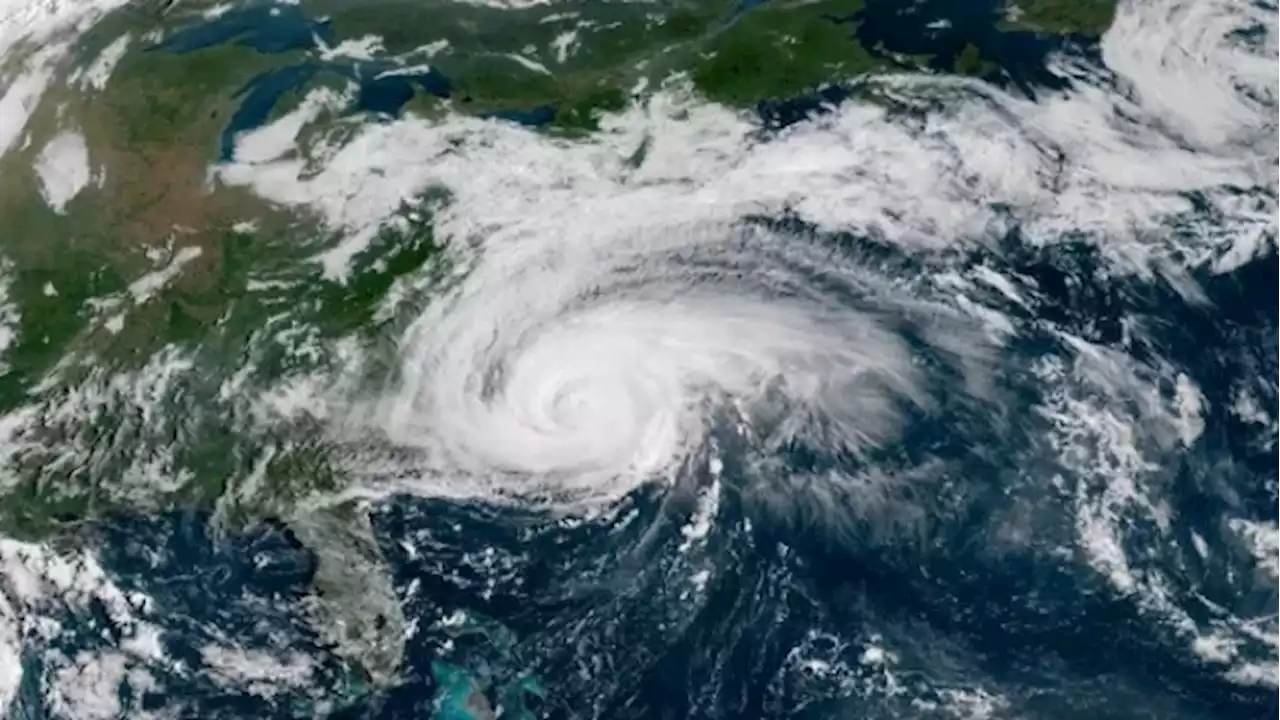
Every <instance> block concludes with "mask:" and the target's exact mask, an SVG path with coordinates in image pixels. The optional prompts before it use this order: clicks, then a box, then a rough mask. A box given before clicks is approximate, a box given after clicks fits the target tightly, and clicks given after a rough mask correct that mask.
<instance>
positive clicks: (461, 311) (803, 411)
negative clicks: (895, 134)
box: [383, 225, 976, 506]
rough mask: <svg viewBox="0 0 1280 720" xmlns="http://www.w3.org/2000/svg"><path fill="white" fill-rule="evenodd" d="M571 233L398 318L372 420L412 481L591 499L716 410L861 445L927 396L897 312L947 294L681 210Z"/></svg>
mask: <svg viewBox="0 0 1280 720" xmlns="http://www.w3.org/2000/svg"><path fill="white" fill-rule="evenodd" d="M575 240H579V241H580V242H577V243H576V244H575V245H573V246H566V245H565V244H564V243H561V242H559V238H553V239H550V240H529V241H528V244H527V245H526V246H524V247H522V248H520V249H519V250H518V251H511V252H503V253H501V254H500V255H497V254H495V255H490V256H488V257H485V258H484V259H482V260H481V261H480V262H479V263H478V265H477V267H476V268H475V269H474V270H473V271H472V272H471V274H470V275H469V276H468V277H467V279H466V281H465V282H464V283H463V285H462V287H461V288H459V289H458V290H457V292H456V294H455V295H453V296H452V297H451V298H450V299H449V300H448V301H447V302H444V303H440V304H439V306H438V307H437V308H435V309H433V310H432V311H431V312H428V313H427V314H426V315H425V316H424V317H422V318H421V319H420V320H419V321H418V322H417V324H416V325H415V327H414V328H413V329H412V330H411V332H410V333H409V337H408V340H407V343H406V351H405V354H406V361H405V367H404V379H403V382H404V384H403V387H402V388H401V390H400V392H399V393H397V394H396V395H395V396H394V397H393V398H392V399H391V400H389V401H388V405H387V407H386V408H385V412H384V415H383V421H384V423H385V427H386V429H387V432H388V434H389V435H390V437H391V439H392V440H393V442H394V443H395V444H396V445H398V446H400V447H402V448H410V449H412V450H413V451H415V453H416V454H417V458H418V459H417V462H420V463H421V467H420V471H421V475H420V477H419V478H418V480H417V481H418V482H430V483H433V484H434V483H446V484H449V485H452V486H453V488H452V492H450V490H449V489H444V493H445V494H455V493H460V494H467V495H470V494H473V493H474V494H475V495H477V496H486V495H487V496H499V497H501V496H509V497H519V498H520V499H521V500H524V501H535V502H537V501H542V502H546V503H553V504H556V505H569V506H577V505H584V504H585V505H594V504H598V503H603V502H608V501H610V500H615V499H617V498H618V497H619V496H620V495H622V494H625V493H626V492H628V491H630V490H632V489H633V488H635V487H636V486H637V485H639V484H642V483H644V482H646V481H650V480H657V479H664V478H665V479H670V478H672V477H673V476H674V474H675V473H676V472H677V471H678V470H679V469H680V468H681V467H682V465H683V464H684V463H685V461H686V460H687V459H688V458H689V457H690V456H691V454H692V453H694V451H695V450H697V449H698V448H700V447H702V446H703V445H704V444H705V443H706V441H707V438H708V432H709V429H710V427H711V425H712V424H713V418H715V417H726V416H725V415H724V414H723V413H721V412H720V411H721V410H723V411H727V412H729V415H728V416H727V417H736V422H737V424H738V425H739V426H740V427H739V431H740V432H747V431H748V430H749V431H750V435H751V437H752V438H753V443H755V444H756V445H757V446H758V447H777V446H780V445H782V444H785V443H789V442H795V441H805V440H812V441H814V442H819V441H820V442H821V443H822V444H823V446H824V447H828V448H832V449H835V450H837V451H839V452H845V453H850V454H853V455H857V454H858V453H860V452H862V451H864V450H866V449H867V448H870V447H874V446H876V445H877V444H879V443H882V442H884V441H885V440H887V439H889V438H891V437H892V436H893V435H894V434H895V433H896V432H897V429H898V426H899V422H900V419H901V417H900V416H901V412H900V411H901V410H902V409H903V408H905V407H915V408H925V407H927V406H928V404H929V402H930V398H929V396H928V394H927V392H926V391H925V390H924V389H923V388H922V384H921V370H920V368H919V367H918V366H917V365H918V364H917V363H916V362H914V360H913V352H912V349H911V347H909V345H908V343H907V342H905V341H904V338H903V337H901V336H900V335H899V332H898V329H897V328H896V326H898V325H902V324H903V323H909V321H910V317H911V316H912V315H913V314H914V315H918V316H920V317H924V316H925V315H928V316H929V317H930V319H931V321H932V323H931V325H932V326H935V327H936V326H938V321H939V320H941V319H943V318H944V317H945V316H946V313H944V311H943V310H942V309H941V308H932V309H930V308H926V307H924V306H920V305H919V303H918V302H917V303H916V304H915V305H910V304H909V303H907V301H906V299H905V298H904V297H897V298H895V295H897V296H901V293H900V292H898V291H895V290H893V289H892V288H891V287H890V286H889V285H888V284H887V283H886V282H885V281H884V280H883V279H877V278H876V277H875V275H874V274H873V273H871V272H868V270H867V268H864V267H859V264H858V263H857V262H856V261H855V260H854V259H851V258H848V257H842V256H841V255H838V254H836V253H834V252H833V250H834V248H832V247H830V246H827V247H823V245H822V242H820V241H818V240H817V239H816V238H807V239H806V238H803V237H800V236H797V235H791V234H778V233H775V232H772V231H767V230H764V229H760V228H752V227H747V226H716V227H705V226H703V227H698V228H689V227H682V226H679V225H677V226H675V227H663V228H662V229H661V230H649V231H646V232H644V233H640V234H637V235H622V236H618V235H614V234H610V233H598V234H596V235H594V236H592V237H590V238H589V239H588V240H586V241H581V238H575ZM495 260H496V261H495ZM891 306H892V308H893V314H892V316H891V315H890V314H889V312H888V311H889V309H890V307H891ZM891 318H892V319H891ZM904 318H906V319H905V320H904ZM953 321H954V322H958V320H954V319H953ZM957 327H960V328H962V327H963V326H956V325H953V326H952V327H951V328H950V329H949V330H948V332H955V330H956V328H957ZM967 342H972V343H976V340H974V339H973V338H970V339H968V340H967ZM766 418H767V427H754V426H755V425H757V423H758V422H759V423H764V422H765V419H766ZM432 491H433V492H441V488H432Z"/></svg>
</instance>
